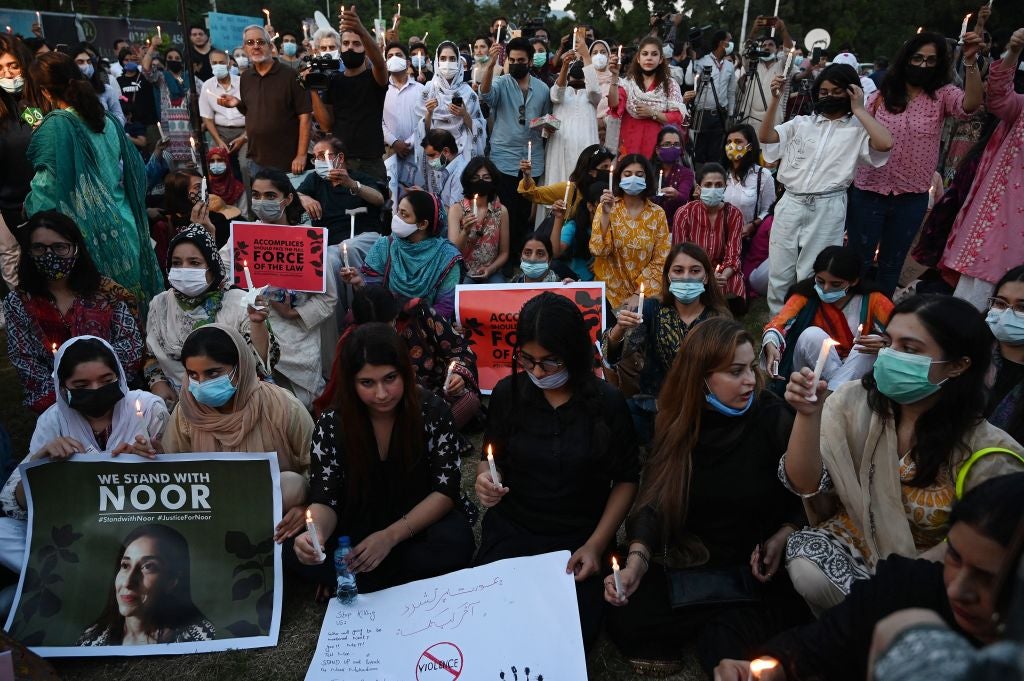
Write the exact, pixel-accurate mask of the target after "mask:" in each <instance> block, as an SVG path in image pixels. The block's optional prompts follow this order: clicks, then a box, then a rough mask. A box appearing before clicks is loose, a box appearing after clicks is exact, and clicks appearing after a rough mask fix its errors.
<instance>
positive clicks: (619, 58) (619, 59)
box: [618, 45, 622, 66]
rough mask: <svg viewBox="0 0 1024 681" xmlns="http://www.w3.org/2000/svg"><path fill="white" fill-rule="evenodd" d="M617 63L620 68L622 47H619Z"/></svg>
mask: <svg viewBox="0 0 1024 681" xmlns="http://www.w3.org/2000/svg"><path fill="white" fill-rule="evenodd" d="M618 62H619V66H621V65H622V45H619V56H618Z"/></svg>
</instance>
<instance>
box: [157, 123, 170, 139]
mask: <svg viewBox="0 0 1024 681" xmlns="http://www.w3.org/2000/svg"><path fill="white" fill-rule="evenodd" d="M156 131H157V132H158V133H159V134H160V140H161V141H163V140H165V139H167V137H166V136H165V135H164V128H163V126H162V125H160V121H157V122H156Z"/></svg>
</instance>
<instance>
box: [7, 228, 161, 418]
mask: <svg viewBox="0 0 1024 681" xmlns="http://www.w3.org/2000/svg"><path fill="white" fill-rule="evenodd" d="M15 231H16V233H17V238H18V245H19V247H20V249H21V254H20V256H19V257H20V259H19V261H18V277H19V282H18V287H17V288H16V289H14V290H13V291H11V292H10V293H8V294H7V296H6V297H5V298H4V301H3V313H4V319H5V320H6V322H7V324H6V326H7V357H8V359H9V360H10V362H11V364H12V365H13V366H14V368H15V370H17V372H18V377H19V378H20V379H21V385H22V388H23V389H24V393H25V398H24V404H25V406H26V407H28V408H29V409H31V410H32V411H34V412H36V413H37V414H41V413H42V412H43V411H45V410H46V409H47V408H48V407H50V405H52V404H53V403H54V401H55V400H56V392H55V391H54V384H53V367H54V350H55V349H56V348H57V346H58V345H61V344H63V343H64V342H65V341H66V340H68V339H69V338H72V337H74V336H82V335H94V336H99V337H100V338H106V339H108V340H109V341H110V343H111V344H112V345H113V346H114V349H115V351H116V352H117V357H118V361H119V362H120V363H121V364H122V365H123V366H124V367H125V373H126V374H127V375H128V380H129V381H131V382H134V381H135V380H136V379H137V378H138V374H139V369H140V367H141V364H142V331H141V330H140V324H139V319H138V315H139V309H138V306H137V301H136V300H135V296H133V295H132V294H131V293H129V292H128V290H127V289H125V288H122V287H121V286H120V285H118V284H116V283H115V282H114V281H113V280H112V279H108V278H107V277H104V276H102V275H101V274H100V273H99V271H98V270H97V269H96V265H95V264H94V263H93V261H92V258H91V257H90V256H89V251H88V250H87V249H86V247H85V243H84V242H83V241H82V233H81V232H79V231H78V226H77V225H75V222H74V220H72V219H71V218H69V217H67V216H66V215H63V214H61V213H58V212H56V211H42V212H39V213H36V214H35V215H33V216H32V217H31V218H30V219H29V221H28V223H27V224H25V225H24V226H23V227H21V228H20V229H17V230H15Z"/></svg>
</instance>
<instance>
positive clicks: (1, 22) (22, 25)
mask: <svg viewBox="0 0 1024 681" xmlns="http://www.w3.org/2000/svg"><path fill="white" fill-rule="evenodd" d="M45 18H46V17H45V15H43V19H44V20H45ZM34 23H36V13H35V12H31V11H29V10H20V9H0V31H3V32H5V33H7V32H10V33H14V34H19V33H20V34H21V35H23V36H24V37H26V38H29V37H31V36H32V24H34Z"/></svg>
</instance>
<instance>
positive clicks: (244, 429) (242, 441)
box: [178, 324, 308, 472]
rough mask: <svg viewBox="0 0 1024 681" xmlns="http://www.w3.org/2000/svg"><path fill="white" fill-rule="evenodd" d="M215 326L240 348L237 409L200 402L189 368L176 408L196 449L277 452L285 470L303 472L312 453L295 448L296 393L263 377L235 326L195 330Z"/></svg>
mask: <svg viewBox="0 0 1024 681" xmlns="http://www.w3.org/2000/svg"><path fill="white" fill-rule="evenodd" d="M211 328H212V329H220V330H221V331H223V332H224V333H225V334H227V335H228V337H229V338H231V342H233V343H234V344H235V349H236V350H237V351H238V369H237V370H236V375H235V385H236V386H237V389H236V392H235V398H234V405H235V409H234V411H232V412H230V413H224V412H221V411H219V410H217V409H214V408H213V407H208V406H206V405H204V404H200V403H199V402H198V401H196V398H195V397H193V396H192V392H191V391H190V390H189V389H188V386H189V378H188V374H187V373H186V374H185V380H184V383H183V384H182V386H181V399H180V402H179V404H178V409H181V410H182V416H183V417H184V418H185V421H186V422H187V423H188V424H189V427H190V429H191V443H192V451H195V452H277V460H278V463H279V464H280V466H281V470H282V471H295V472H301V471H302V470H303V468H304V467H305V466H304V465H303V463H302V462H303V461H304V460H305V457H306V455H307V454H308V453H307V452H296V451H292V449H293V448H292V443H291V439H290V438H289V437H288V431H289V426H290V424H291V421H292V414H293V407H294V404H293V403H297V402H296V400H295V398H292V397H291V395H290V394H289V393H288V391H287V390H285V389H284V388H281V387H279V386H276V385H273V384H272V383H266V382H264V381H261V380H260V379H259V377H258V376H257V374H256V358H255V356H254V355H253V353H252V349H251V348H250V347H249V346H248V344H246V342H245V339H244V338H243V337H242V334H240V333H239V332H238V330H237V329H234V328H232V327H230V326H225V325H224V324H207V325H206V326H203V327H200V328H199V329H196V331H193V332H192V333H196V332H198V331H200V330H202V329H211ZM190 335H191V334H190ZM300 406H301V405H300Z"/></svg>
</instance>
